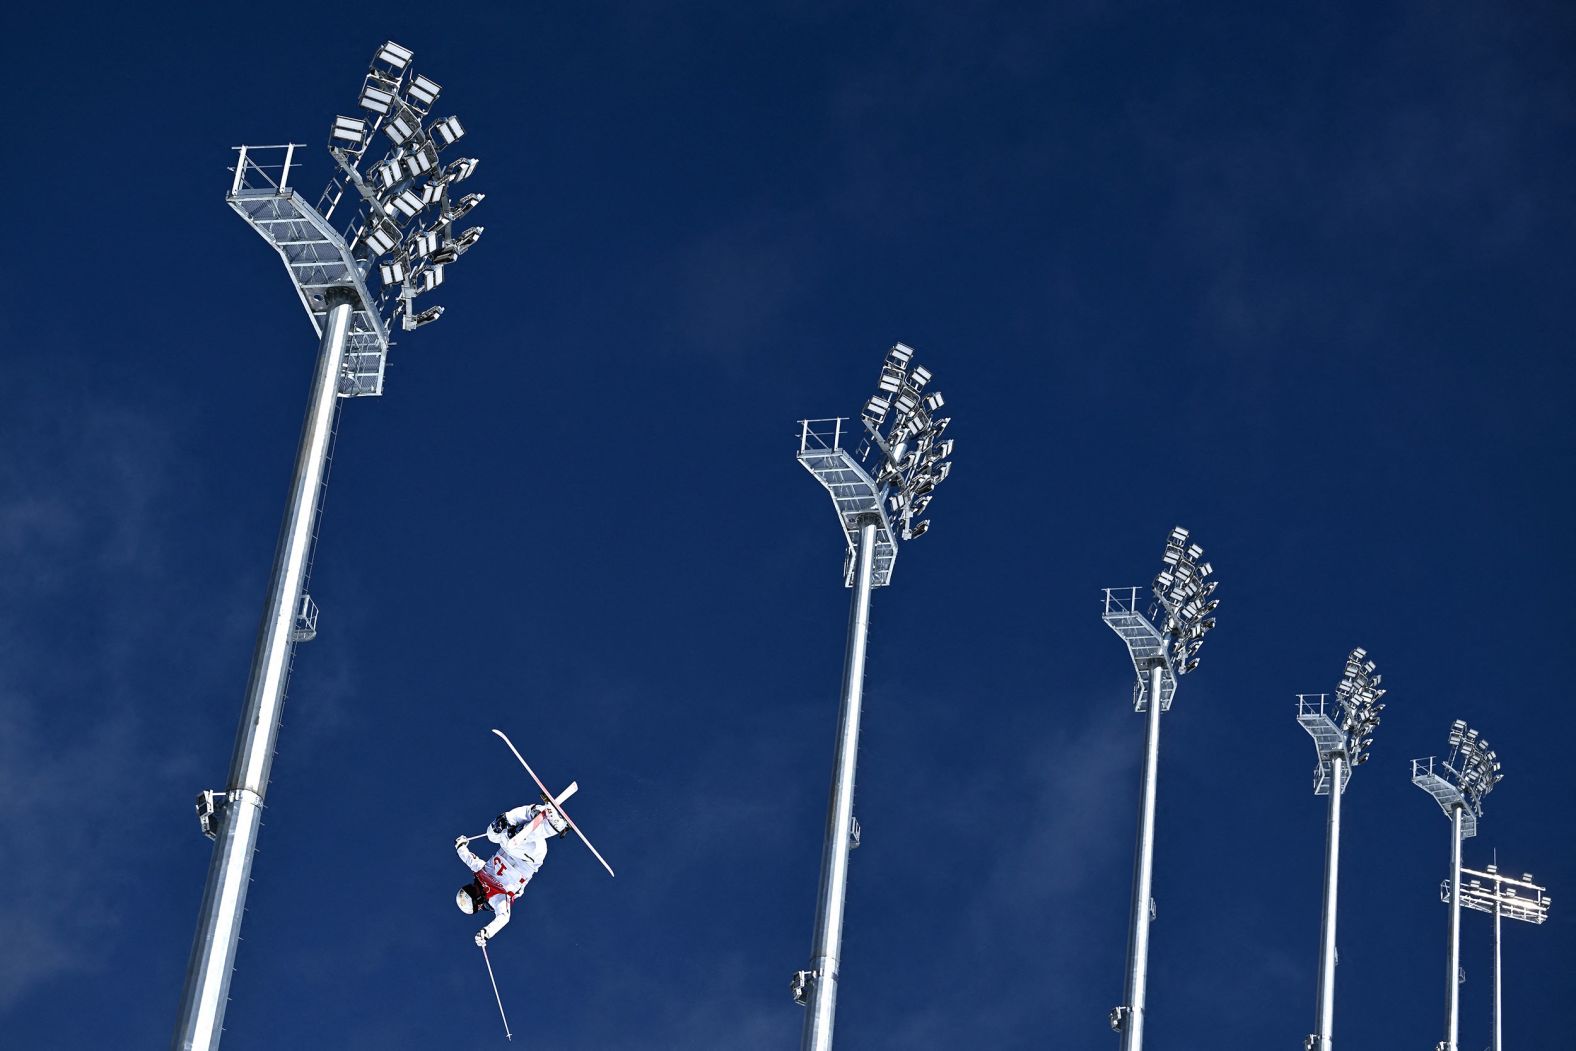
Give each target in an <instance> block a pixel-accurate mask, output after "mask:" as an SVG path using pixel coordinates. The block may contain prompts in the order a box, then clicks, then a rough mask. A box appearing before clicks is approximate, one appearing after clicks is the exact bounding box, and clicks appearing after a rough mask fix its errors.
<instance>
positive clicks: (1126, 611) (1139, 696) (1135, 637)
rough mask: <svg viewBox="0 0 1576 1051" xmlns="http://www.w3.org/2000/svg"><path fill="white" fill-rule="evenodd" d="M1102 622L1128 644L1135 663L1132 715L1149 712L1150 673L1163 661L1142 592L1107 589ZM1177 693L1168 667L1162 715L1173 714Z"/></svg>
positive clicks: (1163, 676) (1162, 690)
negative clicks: (1172, 707)
mask: <svg viewBox="0 0 1576 1051" xmlns="http://www.w3.org/2000/svg"><path fill="white" fill-rule="evenodd" d="M1100 619H1101V620H1103V621H1105V622H1106V624H1107V625H1108V626H1109V627H1110V629H1111V630H1112V631H1114V632H1116V633H1117V635H1119V636H1121V639H1122V641H1123V642H1125V643H1127V654H1128V656H1129V657H1131V658H1132V659H1133V671H1134V672H1135V673H1137V675H1138V682H1137V683H1135V684H1134V686H1133V711H1135V712H1146V711H1148V710H1149V697H1148V694H1149V669H1150V668H1151V667H1153V666H1154V663H1155V661H1157V660H1159V659H1160V631H1159V629H1157V628H1156V627H1155V626H1154V625H1153V624H1151V623H1150V622H1149V618H1148V617H1146V616H1145V615H1144V614H1143V612H1142V611H1141V609H1140V606H1139V589H1138V588H1106V589H1105V613H1104V614H1102V615H1101V618H1100ZM1176 692H1177V680H1176V676H1175V675H1174V674H1173V673H1172V671H1171V666H1170V665H1169V664H1167V665H1166V666H1165V670H1164V671H1163V672H1161V675H1160V710H1161V711H1162V712H1169V711H1170V710H1171V698H1172V697H1173V696H1174V695H1175V694H1176Z"/></svg>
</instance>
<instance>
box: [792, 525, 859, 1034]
mask: <svg viewBox="0 0 1576 1051" xmlns="http://www.w3.org/2000/svg"><path fill="white" fill-rule="evenodd" d="M877 524H878V523H877V522H876V521H874V520H870V521H866V522H864V523H862V524H861V526H860V529H859V549H858V554H857V556H856V557H857V559H858V561H857V563H856V566H855V569H854V588H853V591H854V595H853V600H852V602H851V603H850V604H849V610H848V648H847V650H846V653H845V656H844V659H843V698H842V707H841V711H840V713H839V715H838V723H837V751H836V754H835V756H834V758H833V760H832V794H831V801H830V803H829V804H828V806H827V812H826V841H825V843H824V844H823V845H822V847H821V883H820V890H819V893H818V894H817V896H816V906H815V940H814V944H813V946H812V948H811V956H810V970H811V971H812V972H813V973H814V976H815V978H814V981H812V982H810V983H809V987H808V990H807V999H806V1004H805V1007H806V1012H805V1019H804V1039H803V1041H802V1042H801V1044H800V1046H801V1047H802V1048H803V1049H804V1051H830V1049H831V1047H832V1022H833V1017H834V1016H835V1015H836V1013H837V967H838V961H839V958H840V956H841V954H842V942H843V905H844V902H845V900H846V895H847V891H848V852H849V850H850V848H851V847H852V845H853V836H854V830H853V821H854V768H855V765H856V763H857V761H858V757H859V714H860V703H861V701H862V700H863V696H864V684H865V642H866V640H867V638H868V637H869V634H870V580H871V568H872V566H873V565H874V563H875V546H876V526H877Z"/></svg>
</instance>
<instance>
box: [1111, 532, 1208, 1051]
mask: <svg viewBox="0 0 1576 1051" xmlns="http://www.w3.org/2000/svg"><path fill="white" fill-rule="evenodd" d="M1203 555H1204V549H1203V548H1201V547H1199V546H1198V545H1197V544H1194V543H1190V542H1189V541H1188V531H1187V530H1186V529H1183V528H1182V527H1181V526H1177V527H1176V528H1175V529H1173V530H1171V535H1170V536H1169V537H1167V538H1166V550H1165V554H1164V555H1162V556H1161V560H1162V561H1163V562H1164V563H1165V565H1164V566H1163V567H1162V568H1161V570H1160V573H1159V575H1158V576H1156V577H1155V581H1154V596H1155V598H1154V601H1153V602H1152V603H1150V604H1149V613H1148V615H1147V616H1145V614H1144V613H1143V611H1142V605H1143V604H1142V602H1141V599H1140V596H1139V591H1140V589H1139V588H1106V589H1105V614H1104V618H1103V619H1104V620H1105V622H1106V624H1108V625H1109V626H1110V628H1111V630H1112V631H1114V632H1116V633H1117V635H1119V636H1120V637H1121V639H1122V641H1123V642H1125V643H1127V652H1128V655H1129V656H1130V657H1132V659H1133V668H1134V670H1136V671H1137V672H1138V682H1137V683H1136V684H1134V686H1133V710H1134V711H1137V712H1147V713H1148V715H1149V718H1148V720H1147V722H1148V729H1147V731H1146V733H1145V736H1144V774H1143V781H1142V783H1141V789H1140V792H1139V803H1138V859H1137V864H1136V867H1135V868H1134V870H1133V909H1132V920H1131V924H1130V926H1129V928H1128V934H1127V988H1126V996H1127V999H1126V1002H1125V1003H1123V1004H1120V1005H1118V1006H1117V1007H1115V1008H1113V1009H1112V1010H1111V1028H1112V1029H1114V1030H1116V1031H1117V1032H1118V1033H1120V1034H1122V1051H1140V1049H1141V1048H1142V1047H1143V1046H1144V997H1145V993H1146V990H1147V987H1148V982H1149V924H1150V923H1151V922H1152V921H1153V919H1154V916H1153V905H1154V901H1153V898H1152V897H1151V894H1150V889H1151V886H1152V884H1153V876H1154V850H1155V831H1154V826H1155V780H1156V775H1157V773H1158V770H1159V765H1160V713H1161V712H1164V711H1170V709H1171V698H1172V696H1173V695H1174V694H1175V693H1176V685H1177V678H1178V677H1179V676H1182V675H1186V674H1187V673H1188V672H1190V671H1192V670H1193V669H1194V668H1197V667H1198V651H1199V649H1200V648H1201V647H1202V646H1203V645H1204V635H1205V633H1206V632H1208V631H1209V630H1210V629H1211V628H1213V627H1214V626H1215V618H1214V616H1213V614H1214V612H1215V609H1216V607H1218V606H1219V605H1220V600H1219V599H1213V598H1210V596H1211V595H1212V594H1213V593H1214V591H1215V588H1216V586H1217V585H1218V584H1219V581H1214V580H1208V579H1206V578H1207V577H1208V576H1209V574H1210V573H1211V572H1212V571H1213V567H1211V566H1210V564H1209V563H1208V562H1201V561H1199V560H1200V559H1201V558H1202V557H1203ZM1156 699H1158V701H1159V703H1155V702H1156Z"/></svg>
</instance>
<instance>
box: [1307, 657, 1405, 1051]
mask: <svg viewBox="0 0 1576 1051" xmlns="http://www.w3.org/2000/svg"><path fill="white" fill-rule="evenodd" d="M1380 679H1381V676H1378V675H1375V674H1374V662H1373V661H1371V660H1369V659H1368V651H1367V650H1365V649H1363V648H1362V647H1360V646H1359V647H1358V648H1357V649H1354V650H1352V652H1351V654H1350V655H1349V656H1348V657H1347V658H1346V670H1345V672H1344V673H1343V674H1342V676H1341V681H1340V684H1339V685H1337V686H1336V687H1335V705H1334V707H1333V708H1332V709H1331V710H1329V711H1326V709H1325V703H1326V701H1327V700H1328V699H1329V695H1328V694H1323V693H1319V694H1309V693H1300V694H1298V695H1297V722H1298V723H1299V724H1300V725H1301V726H1302V728H1303V729H1304V730H1307V731H1308V735H1309V736H1310V737H1312V738H1313V745H1314V748H1315V749H1316V750H1317V751H1318V753H1319V763H1318V765H1317V766H1315V767H1314V768H1313V794H1314V795H1316V796H1329V797H1330V818H1329V822H1328V824H1327V825H1326V829H1325V841H1324V908H1323V915H1322V918H1321V921H1320V932H1319V1016H1318V1027H1317V1028H1316V1029H1315V1030H1314V1032H1312V1033H1310V1034H1309V1035H1308V1037H1307V1038H1306V1039H1305V1040H1304V1041H1303V1048H1304V1051H1330V1049H1331V1041H1332V1040H1333V1037H1332V1033H1333V1032H1334V1029H1335V901H1336V888H1337V886H1338V883H1339V876H1340V865H1341V795H1342V794H1343V793H1344V792H1345V791H1346V782H1347V781H1348V780H1350V779H1351V776H1352V768H1353V767H1355V766H1362V765H1363V764H1364V763H1366V762H1367V761H1368V758H1369V753H1368V747H1369V746H1370V745H1372V744H1373V731H1374V728H1375V727H1377V726H1378V725H1379V713H1380V712H1382V711H1384V705H1383V704H1380V703H1379V698H1381V697H1383V696H1384V695H1385V691H1384V690H1381V689H1380V688H1379V681H1380Z"/></svg>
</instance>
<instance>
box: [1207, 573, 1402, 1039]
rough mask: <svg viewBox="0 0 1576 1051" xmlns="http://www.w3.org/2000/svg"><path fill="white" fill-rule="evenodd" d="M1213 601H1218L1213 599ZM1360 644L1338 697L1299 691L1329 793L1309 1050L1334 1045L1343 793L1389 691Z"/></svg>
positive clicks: (1318, 791) (1364, 756)
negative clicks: (1316, 995) (1314, 1008)
mask: <svg viewBox="0 0 1576 1051" xmlns="http://www.w3.org/2000/svg"><path fill="white" fill-rule="evenodd" d="M1210 605H1211V606H1213V605H1214V603H1213V602H1211V603H1210ZM1367 655H1368V651H1367V650H1365V649H1362V648H1361V647H1359V648H1357V649H1354V650H1352V652H1351V654H1350V655H1349V656H1348V657H1347V658H1346V670H1345V673H1344V674H1343V675H1342V677H1341V681H1340V684H1339V685H1337V686H1336V688H1335V703H1334V705H1333V706H1331V707H1327V701H1328V700H1329V695H1328V694H1323V693H1320V694H1306V693H1304V694H1298V695H1297V722H1298V724H1299V725H1300V726H1301V727H1302V728H1303V729H1304V730H1306V731H1308V736H1310V737H1312V738H1313V745H1314V749H1315V750H1316V751H1317V752H1318V756H1319V759H1318V763H1317V764H1316V765H1315V766H1314V769H1313V794H1314V795H1316V796H1322V795H1327V796H1329V797H1330V812H1329V819H1328V822H1327V823H1326V826H1325V846H1324V896H1323V908H1322V914H1321V917H1320V929H1319V1001H1318V1017H1317V1025H1316V1028H1315V1030H1314V1032H1312V1033H1310V1034H1309V1035H1308V1037H1307V1039H1306V1040H1304V1041H1303V1047H1304V1048H1305V1049H1306V1051H1331V1041H1332V1039H1333V1036H1332V1033H1333V1031H1334V1028H1335V917H1336V896H1337V889H1338V886H1339V877H1340V864H1341V797H1342V795H1344V794H1345V792H1346V784H1347V781H1349V780H1350V779H1351V772H1352V768H1353V767H1355V766H1361V765H1362V764H1363V763H1366V762H1367V761H1368V755H1369V752H1368V749H1369V747H1370V746H1371V745H1372V744H1373V736H1372V734H1373V730H1374V728H1375V727H1377V726H1378V725H1379V713H1380V712H1381V711H1383V710H1384V705H1383V704H1380V703H1379V698H1381V697H1383V696H1384V694H1385V691H1384V690H1383V689H1380V687H1379V682H1380V677H1379V676H1377V675H1374V674H1373V672H1374V668H1375V665H1374V662H1373V661H1368V660H1366V657H1367Z"/></svg>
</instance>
